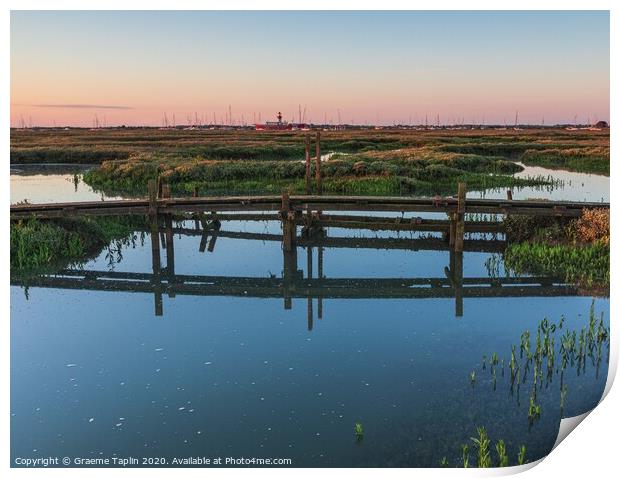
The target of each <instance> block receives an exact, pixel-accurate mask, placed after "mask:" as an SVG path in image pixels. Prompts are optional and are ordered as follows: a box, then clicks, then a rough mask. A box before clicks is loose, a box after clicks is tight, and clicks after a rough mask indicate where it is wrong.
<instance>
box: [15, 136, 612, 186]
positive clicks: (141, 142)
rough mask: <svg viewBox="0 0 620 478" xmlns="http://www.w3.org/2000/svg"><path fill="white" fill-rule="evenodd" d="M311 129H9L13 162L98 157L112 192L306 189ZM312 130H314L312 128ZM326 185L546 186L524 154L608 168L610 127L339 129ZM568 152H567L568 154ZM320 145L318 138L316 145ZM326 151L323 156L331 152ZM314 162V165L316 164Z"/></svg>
mask: <svg viewBox="0 0 620 478" xmlns="http://www.w3.org/2000/svg"><path fill="white" fill-rule="evenodd" d="M307 134H308V133H307V132H303V131H302V132H295V131H279V132H278V131H274V132H266V131H251V130H232V131H228V130H209V129H202V130H191V131H188V130H182V129H165V130H159V129H154V128H132V129H129V128H115V129H100V130H87V129H71V130H67V131H65V130H46V129H42V130H37V131H21V130H12V132H11V163H76V162H80V163H91V164H92V163H97V164H100V166H99V167H97V168H95V169H93V170H91V171H90V172H89V173H88V174H86V175H85V181H86V182H87V183H88V184H90V185H91V186H93V187H95V188H97V189H100V190H103V191H105V192H109V193H125V194H133V195H144V194H145V192H146V184H147V181H148V180H149V179H151V178H156V177H157V176H162V178H163V179H165V180H166V181H167V182H168V183H169V184H170V185H171V187H172V191H173V192H174V193H176V194H181V195H185V194H193V193H194V191H197V192H199V193H200V194H221V193H247V194H250V193H256V194H263V193H276V192H277V193H280V192H282V190H284V189H288V190H290V191H292V192H297V193H301V192H304V191H305V182H304V173H305V167H304V164H303V159H304V139H305V136H306V135H307ZM310 134H311V136H312V137H314V132H311V133H310ZM321 148H322V152H323V154H327V153H333V154H332V156H331V157H330V158H329V159H326V160H324V161H323V165H322V172H323V176H324V183H323V190H324V191H325V192H326V193H329V194H369V195H386V194H389V195H393V194H424V195H428V194H435V193H441V194H451V193H454V192H455V191H456V184H457V183H458V182H460V181H464V182H467V184H468V188H469V189H470V190H483V189H487V188H495V187H520V186H533V185H534V186H541V185H546V184H549V178H547V177H532V178H515V177H514V176H513V174H514V173H516V172H519V171H521V170H522V169H523V168H522V166H520V165H518V164H516V163H515V161H524V162H525V163H526V164H540V165H544V166H547V167H560V168H569V169H572V170H577V171H593V172H603V173H604V172H605V171H606V170H607V171H608V169H609V132H608V131H580V132H573V131H566V130H563V129H528V130H518V131H515V130H495V129H485V130H396V129H385V130H373V129H359V130H340V131H323V132H322V133H321ZM565 153H566V154H565ZM311 154H312V155H314V142H313V143H312V145H311ZM324 159H325V158H324ZM313 168H314V165H313Z"/></svg>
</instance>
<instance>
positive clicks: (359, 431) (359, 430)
mask: <svg viewBox="0 0 620 478" xmlns="http://www.w3.org/2000/svg"><path fill="white" fill-rule="evenodd" d="M354 431H355V439H356V440H357V441H361V440H363V439H364V427H362V424H361V423H356V424H355V428H354Z"/></svg>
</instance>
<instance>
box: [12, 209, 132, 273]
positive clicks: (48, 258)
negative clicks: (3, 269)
mask: <svg viewBox="0 0 620 478" xmlns="http://www.w3.org/2000/svg"><path fill="white" fill-rule="evenodd" d="M143 222H144V219H143V218H139V217H97V218H79V219H77V218H74V219H55V220H37V219H29V220H18V221H12V222H11V225H10V241H11V277H20V278H24V277H27V276H29V275H36V274H39V273H49V272H53V271H55V270H57V269H60V268H63V267H67V266H70V265H76V264H79V263H81V262H84V261H86V260H88V259H89V258H90V257H93V256H95V255H97V254H99V253H100V252H101V251H102V250H103V249H105V248H107V253H108V257H109V259H110V260H111V261H114V262H118V261H119V260H120V259H119V254H122V252H121V251H122V248H121V245H122V244H127V242H128V241H130V240H133V239H134V235H133V231H134V230H135V229H136V226H138V225H140V224H142V223H143Z"/></svg>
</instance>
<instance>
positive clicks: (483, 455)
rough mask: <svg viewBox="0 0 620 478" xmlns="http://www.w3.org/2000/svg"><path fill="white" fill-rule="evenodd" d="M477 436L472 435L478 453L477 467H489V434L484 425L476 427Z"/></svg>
mask: <svg viewBox="0 0 620 478" xmlns="http://www.w3.org/2000/svg"><path fill="white" fill-rule="evenodd" d="M477 432H478V436H477V437H472V438H471V440H472V441H473V442H474V446H475V447H476V450H477V454H478V468H490V467H491V466H492V465H491V452H490V451H489V444H490V443H491V441H490V440H489V436H488V434H487V431H486V429H485V428H484V427H478V428H477Z"/></svg>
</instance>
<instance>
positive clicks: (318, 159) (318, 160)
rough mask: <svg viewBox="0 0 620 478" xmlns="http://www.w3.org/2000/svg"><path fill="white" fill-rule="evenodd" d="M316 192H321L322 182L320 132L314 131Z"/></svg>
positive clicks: (319, 193)
mask: <svg viewBox="0 0 620 478" xmlns="http://www.w3.org/2000/svg"><path fill="white" fill-rule="evenodd" d="M315 173H316V193H317V194H318V195H319V196H320V195H321V194H323V184H322V179H321V132H320V131H317V132H316V172H315Z"/></svg>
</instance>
